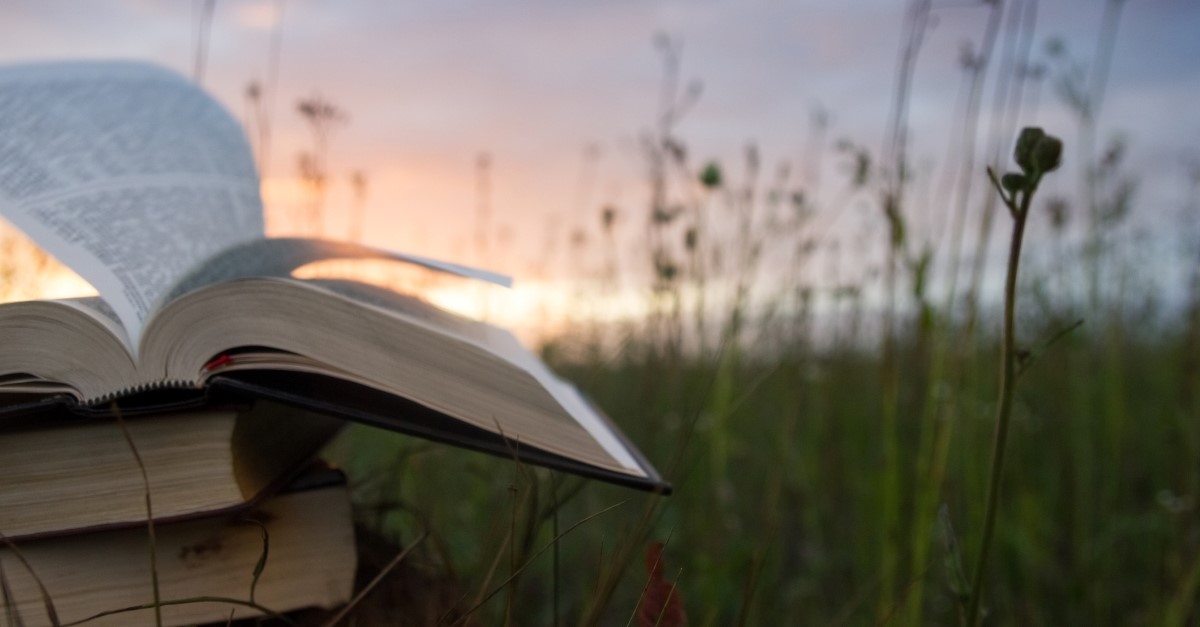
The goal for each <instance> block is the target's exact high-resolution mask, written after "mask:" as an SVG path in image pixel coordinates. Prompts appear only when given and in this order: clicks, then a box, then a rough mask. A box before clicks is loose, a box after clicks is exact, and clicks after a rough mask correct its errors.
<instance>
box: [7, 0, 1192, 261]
mask: <svg viewBox="0 0 1200 627" xmlns="http://www.w3.org/2000/svg"><path fill="white" fill-rule="evenodd" d="M1102 4H1103V3H1102V2H1100V0H1042V2H1040V3H1039V6H1038V23H1037V31H1036V32H1037V34H1036V37H1035V38H1036V42H1037V44H1036V45H1035V47H1034V50H1035V55H1042V50H1043V46H1042V42H1044V41H1045V40H1046V39H1047V38H1049V37H1051V36H1058V37H1061V38H1062V39H1063V40H1064V41H1065V42H1066V43H1067V46H1068V49H1069V50H1070V51H1071V52H1072V54H1074V55H1076V56H1078V57H1079V58H1083V59H1086V58H1089V57H1090V54H1091V52H1092V50H1093V48H1094V47H1095V45H1096V39H1097V33H1098V30H1099V26H1100V14H1101V7H1102ZM204 6H205V2H204V1H203V0H198V1H193V2H152V1H150V0H124V1H110V2H87V3H80V2H67V1H63V0H42V1H38V2H33V1H28V2H7V3H4V5H3V6H2V7H0V62H3V63H20V62H27V61H34V60H46V59H68V58H75V59H79V58H83V59H100V58H122V59H139V60H146V61H151V62H155V63H159V64H162V65H164V66H167V67H169V68H172V69H174V70H176V71H178V72H180V73H181V74H184V75H188V76H193V77H195V78H197V80H198V81H199V82H201V83H202V84H203V86H204V87H205V88H206V89H207V90H209V91H210V92H211V93H212V94H214V96H216V97H217V98H218V99H219V100H220V101H221V102H222V103H224V104H225V105H226V106H227V107H228V108H229V109H230V111H231V112H232V113H233V115H235V117H238V118H239V119H243V120H246V119H248V118H250V117H251V114H250V108H249V106H248V103H247V100H246V97H245V91H246V86H247V85H248V84H249V83H250V82H251V81H258V82H259V83H260V84H266V83H269V81H270V76H271V74H270V68H271V67H272V64H273V63H275V64H276V65H275V66H274V67H276V68H277V74H276V83H275V89H274V90H271V91H268V93H267V97H266V98H265V102H266V103H267V104H268V105H269V107H268V108H267V116H268V120H269V121H270V127H271V140H270V143H269V155H270V158H269V159H267V160H266V162H264V163H262V164H261V165H260V168H261V171H262V172H261V173H262V174H263V177H264V181H263V191H264V196H265V198H266V201H267V204H268V209H269V213H268V216H269V227H270V228H271V230H272V231H273V232H275V233H286V232H292V231H294V230H295V228H296V227H295V222H294V221H293V220H292V219H291V218H290V217H289V216H291V215H293V214H294V212H295V211H296V209H297V207H298V206H299V205H300V204H302V201H303V199H304V198H305V196H304V193H305V192H304V187H303V185H302V184H301V182H300V179H299V172H298V167H297V165H296V164H297V155H298V154H299V153H300V152H301V151H304V150H309V149H311V146H312V144H313V139H312V136H311V132H310V130H309V128H308V127H306V125H305V123H304V121H303V119H302V118H301V116H299V115H298V114H297V113H296V110H295V105H296V102H297V101H298V100H300V99H302V98H308V97H312V96H314V95H320V96H322V97H323V98H325V99H326V100H328V101H329V102H332V103H333V104H335V105H336V106H337V107H338V108H339V109H341V110H342V111H344V112H345V114H346V116H345V120H344V122H343V123H341V124H338V125H336V126H334V127H333V128H332V129H331V130H330V132H329V135H328V143H327V146H328V148H327V155H328V164H329V165H328V169H329V172H330V176H331V181H332V182H331V184H330V189H329V193H328V196H327V199H326V202H325V207H326V212H327V220H326V224H325V234H327V235H332V236H335V237H342V236H345V235H346V234H347V233H348V232H349V229H350V226H349V222H348V220H349V218H348V216H349V215H351V211H352V208H353V207H354V206H355V203H356V201H355V198H356V197H355V195H354V193H353V189H354V188H353V186H352V185H351V183H350V180H351V178H350V177H351V175H352V174H353V173H354V172H361V173H362V174H363V175H364V176H365V180H366V183H367V184H366V195H365V212H364V215H365V218H364V225H363V234H362V237H363V239H364V240H365V241H366V242H367V243H370V244H373V245H377V246H383V247H388V248H394V249H399V250H404V251H406V252H411V253H416V254H423V255H429V256H434V257H439V258H448V259H452V260H455V261H460V262H465V263H474V264H480V265H485V266H488V267H491V268H494V269H496V270H499V271H502V272H507V273H510V274H512V275H514V276H515V277H516V279H517V281H518V285H520V283H521V281H522V280H523V279H524V280H525V281H526V282H537V281H546V280H550V279H562V278H563V277H564V275H565V274H567V270H566V269H565V268H566V267H567V266H568V265H570V264H569V263H568V262H567V261H566V248H567V242H568V239H569V233H570V232H572V231H574V230H577V229H584V230H587V231H588V232H595V231H596V229H597V227H598V225H599V216H600V208H601V207H602V206H605V205H611V206H614V207H616V208H617V209H618V210H619V215H620V216H621V218H622V221H621V222H620V224H619V228H621V229H623V232H628V233H629V234H630V235H629V237H628V238H627V240H628V241H627V242H626V243H625V244H623V246H626V247H627V251H628V255H627V254H626V252H627V251H626V249H623V250H622V255H621V257H622V258H623V259H624V258H626V257H632V256H633V255H635V253H636V250H637V249H638V247H639V246H643V247H644V245H643V244H644V243H641V242H639V241H638V239H637V238H638V235H637V234H638V233H640V232H641V230H642V228H643V227H642V226H641V224H642V221H644V220H645V216H646V213H647V211H646V205H647V198H648V196H647V189H646V184H645V180H646V169H645V159H644V155H643V153H642V152H641V150H640V148H639V141H640V137H642V136H643V135H644V134H645V133H646V132H647V131H649V130H650V129H651V128H652V127H653V125H654V121H655V116H656V111H657V109H658V100H659V92H660V85H661V82H662V62H661V57H660V55H659V54H658V53H657V52H656V48H655V46H654V44H653V41H654V38H655V36H656V34H660V33H661V34H665V35H667V36H669V37H670V38H671V40H672V41H676V42H678V43H679V45H680V46H681V48H680V49H681V51H682V52H681V56H680V58H681V78H682V79H683V81H684V82H689V81H697V82H699V83H700V84H701V85H702V91H701V94H700V97H699V99H698V100H697V101H696V103H695V105H694V106H693V107H692V108H691V109H690V110H689V111H688V113H687V115H686V117H684V118H683V120H682V121H681V122H680V123H679V125H678V127H677V129H676V132H677V135H678V136H679V137H681V138H683V139H684V140H685V141H686V143H687V148H688V152H689V155H691V158H692V161H693V162H695V163H697V164H699V163H703V162H704V161H705V160H708V159H716V160H720V161H721V162H722V163H725V164H729V168H730V172H731V173H732V175H733V176H735V177H736V176H737V173H738V169H737V166H736V164H737V163H739V162H740V161H741V155H742V153H743V151H744V147H745V146H746V145H747V144H748V143H754V144H755V145H756V146H758V148H759V150H760V152H761V154H762V160H763V162H764V164H776V163H780V162H783V161H798V160H801V159H802V158H803V157H804V155H805V150H806V146H807V145H809V144H807V143H806V142H810V141H811V140H812V137H813V131H812V124H811V120H812V119H813V113H814V111H816V110H818V109H819V110H822V111H825V112H826V113H827V114H828V116H829V120H830V125H829V131H828V133H827V135H828V138H829V140H830V141H832V140H833V139H835V138H842V137H845V138H848V139H852V140H853V141H854V142H856V143H860V144H862V145H864V146H866V147H868V148H870V149H871V150H873V151H875V152H878V150H879V149H880V147H881V146H882V144H883V133H884V129H885V126H886V122H887V111H888V107H889V103H890V101H891V94H892V88H893V85H894V82H895V74H896V59H897V55H898V50H899V47H900V41H901V28H902V25H903V23H904V15H905V6H906V3H904V2H900V1H899V0H896V1H884V0H839V1H834V0H808V1H792V2H783V1H759V0H751V1H733V0H698V1H689V2H684V1H668V2H653V1H640V0H639V1H634V0H613V1H606V2H596V1H585V0H580V1H576V2H551V1H549V0H536V1H531V0H513V1H507V2H502V3H500V2H485V1H467V0H460V1H448V2H437V3H430V2H389V3H379V2H364V1H359V2H354V1H349V2H315V1H308V0H246V1H235V0H217V1H216V2H214V3H212V8H213V10H212V13H211V22H210V24H209V28H208V31H207V37H206V38H201V37H198V35H197V33H198V32H200V31H201V30H202V29H201V28H200V24H201V23H202V21H203V16H204V15H205V11H204ZM934 7H935V11H934V15H935V23H934V25H933V28H932V29H931V30H930V32H929V35H928V37H927V40H926V42H925V45H924V46H923V48H922V50H921V53H920V54H921V56H920V61H919V63H918V65H917V69H916V74H915V76H914V81H913V91H912V102H911V106H910V110H911V114H910V115H911V118H910V122H911V136H912V137H913V143H912V146H911V148H912V157H913V163H914V164H916V167H917V168H918V171H919V172H921V171H924V172H925V173H926V174H928V175H929V177H930V179H929V180H936V174H937V172H938V171H939V170H938V168H939V167H941V166H940V165H938V164H939V163H941V160H942V155H943V154H944V152H945V150H946V148H945V147H946V146H947V145H948V143H950V142H951V141H953V140H954V139H955V137H954V135H952V133H953V130H954V125H953V124H952V119H953V116H954V115H955V113H954V111H955V103H956V102H959V98H960V97H961V96H960V92H961V89H962V88H961V85H962V72H961V71H960V70H959V68H958V65H957V64H958V59H959V56H960V49H961V46H962V42H963V41H964V40H965V39H973V40H978V39H979V37H980V35H981V33H982V32H983V28H984V20H985V18H986V10H987V9H986V7H985V6H984V4H983V3H980V2H965V1H956V0H945V1H943V2H940V3H935V4H934ZM1197 33H1200V3H1197V2H1194V1H1191V0H1128V1H1127V2H1126V3H1125V6H1124V9H1123V12H1122V15H1121V22H1120V27H1119V31H1118V37H1117V40H1116V46H1115V49H1114V55H1113V62H1112V67H1111V75H1110V79H1109V82H1108V89H1107V94H1106V98H1105V101H1104V108H1103V109H1102V113H1101V116H1100V120H1099V126H1100V136H1101V137H1102V138H1109V137H1114V136H1117V135H1120V136H1122V137H1125V138H1127V139H1128V146H1129V159H1128V162H1127V164H1128V168H1129V171H1130V172H1131V173H1132V174H1133V175H1135V176H1137V177H1138V178H1139V181H1140V184H1139V187H1138V190H1139V191H1138V200H1139V205H1138V206H1139V210H1138V212H1137V215H1135V216H1134V217H1133V218H1131V225H1130V227H1129V228H1130V229H1131V231H1132V230H1139V229H1140V230H1142V231H1144V232H1145V233H1146V234H1147V235H1146V237H1148V238H1150V239H1152V240H1154V241H1160V242H1163V243H1164V246H1165V245H1166V243H1167V241H1168V240H1169V239H1170V238H1172V237H1176V236H1177V229H1175V228H1174V227H1173V226H1172V224H1174V223H1175V220H1177V217H1178V214H1179V212H1180V211H1182V207H1183V205H1184V204H1185V203H1186V197H1187V193H1188V187H1187V184H1186V179H1187V166H1186V164H1187V163H1188V161H1187V160H1188V159H1189V158H1197V152H1198V150H1200V116H1197V114H1196V111H1197V107H1196V104H1195V103H1197V102H1200V36H1197ZM199 41H203V42H204V44H205V46H206V52H205V53H204V54H201V55H198V54H197V50H198V42H199ZM276 43H277V45H278V47H277V48H275V47H274V46H275V44H276ZM274 50H277V52H278V54H277V55H275V56H273V51H274ZM198 57H199V58H201V59H202V63H203V71H202V73H199V72H197V58H198ZM1037 58H1041V57H1037ZM986 94H989V95H985V97H984V103H985V109H986V107H987V106H989V105H988V103H989V102H990V91H989V92H986ZM1039 103H1040V105H1039V109H1038V113H1037V115H1036V119H1035V120H1033V122H1036V123H1039V124H1043V125H1045V126H1047V127H1048V128H1051V129H1055V130H1056V131H1057V132H1058V133H1059V134H1061V135H1063V136H1064V139H1066V140H1067V142H1068V145H1069V146H1070V145H1071V144H1072V139H1073V133H1074V129H1075V122H1074V120H1073V119H1072V117H1071V115H1070V114H1069V112H1068V111H1067V110H1066V109H1065V108H1064V107H1063V106H1062V105H1061V101H1060V100H1059V99H1058V98H1056V96H1055V95H1054V93H1053V89H1052V88H1051V87H1050V86H1049V85H1044V86H1043V87H1042V88H1041V89H1040V96H1039ZM1059 129H1061V130H1059ZM481 155H486V156H487V161H488V163H489V164H490V167H489V170H488V174H487V177H486V187H485V188H481V185H480V172H479V168H478V164H479V162H480V158H481ZM1070 155H1071V153H1070V152H1069V150H1068V160H1069V159H1070ZM1189 155H1190V157H1189ZM832 161H833V160H831V162H830V163H826V165H825V170H823V171H822V172H823V173H822V178H823V180H827V179H830V178H837V176H839V172H840V170H839V169H838V164H837V163H835V162H832ZM768 167H773V166H768ZM922 168H924V170H922ZM1061 178H1062V179H1063V180H1060V181H1057V182H1056V183H1055V184H1056V185H1058V186H1059V187H1061V188H1062V191H1063V192H1064V193H1068V192H1069V191H1070V190H1071V189H1073V188H1072V186H1073V185H1074V182H1073V180H1074V179H1072V178H1071V177H1069V176H1064V177H1061ZM810 182H811V181H804V180H800V181H799V184H803V183H810ZM826 187H828V186H826ZM481 189H486V194H483V193H482V192H481ZM1051 191H1054V190H1053V189H1052V190H1051ZM481 195H482V196H485V197H486V204H487V207H488V212H489V218H488V235H487V236H486V237H487V241H488V242H489V243H488V245H487V246H486V254H484V253H481V251H480V250H478V247H477V246H475V245H474V243H475V242H476V229H477V226H478V222H477V215H478V212H479V206H480V202H481V201H480V198H481ZM1142 207H1144V209H1143V208H1142ZM856 211H857V213H855V214H854V216H852V217H851V218H840V217H839V218H838V219H837V220H836V228H835V230H837V231H840V232H841V236H842V237H846V238H854V237H862V236H869V234H870V233H872V231H871V228H870V227H867V226H862V225H861V224H859V222H862V223H864V224H865V223H867V222H869V220H870V218H869V217H866V216H860V215H859V214H865V212H869V211H870V209H869V208H859V209H857V210H856ZM855 216H857V217H855ZM818 219H822V218H820V217H819V218H818ZM915 219H917V220H919V218H915ZM931 219H932V218H931ZM831 222H832V220H831ZM1170 246H1175V243H1170ZM629 263H630V264H631V265H632V264H633V262H632V261H630V262H629ZM1164 263H1167V262H1164ZM1172 263H1173V262H1172Z"/></svg>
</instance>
